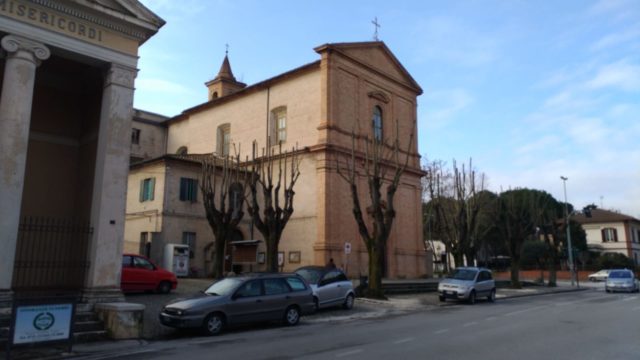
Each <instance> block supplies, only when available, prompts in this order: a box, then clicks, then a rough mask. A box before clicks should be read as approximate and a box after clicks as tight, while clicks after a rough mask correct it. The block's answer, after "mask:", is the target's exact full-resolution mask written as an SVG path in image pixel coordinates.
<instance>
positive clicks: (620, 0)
mask: <svg viewBox="0 0 640 360" xmlns="http://www.w3.org/2000/svg"><path fill="white" fill-rule="evenodd" d="M639 9H640V8H639V7H638V2H637V1H636V0H599V1H597V2H596V3H594V4H593V5H592V6H591V7H589V9H588V10H587V15H589V16H606V17H608V18H612V19H614V20H620V19H627V18H633V17H634V16H635V14H636V13H638V11H639Z"/></svg>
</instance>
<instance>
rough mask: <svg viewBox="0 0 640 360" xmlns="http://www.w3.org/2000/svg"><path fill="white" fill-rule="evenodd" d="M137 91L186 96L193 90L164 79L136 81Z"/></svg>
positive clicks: (140, 79) (141, 79)
mask: <svg viewBox="0 0 640 360" xmlns="http://www.w3.org/2000/svg"><path fill="white" fill-rule="evenodd" d="M136 89H137V90H141V91H144V92H156V93H157V92H161V93H169V94H186V93H190V92H191V90H190V89H189V88H187V87H186V86H184V85H181V84H178V83H175V82H172V81H168V80H163V79H149V78H139V79H136Z"/></svg>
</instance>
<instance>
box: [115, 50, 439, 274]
mask: <svg viewBox="0 0 640 360" xmlns="http://www.w3.org/2000/svg"><path fill="white" fill-rule="evenodd" d="M314 50H315V51H316V52H317V53H318V54H319V56H320V60H318V61H315V62H312V63H310V64H307V65H303V66H301V67H299V68H296V69H293V70H291V71H288V72H286V73H283V74H280V75H277V76H275V77H273V78H270V79H268V80H265V81H262V82H259V83H257V84H254V85H250V86H247V85H246V84H244V83H241V82H238V81H236V79H235V77H234V76H233V72H232V71H231V65H230V62H229V59H228V57H226V56H225V58H224V61H223V63H222V66H221V67H220V70H219V72H218V75H217V76H216V77H215V78H214V79H213V80H211V81H209V82H207V83H206V86H207V88H208V94H209V100H208V101H207V102H205V103H203V104H200V105H198V106H195V107H193V108H190V109H187V110H185V111H183V112H182V113H181V114H180V115H178V116H175V117H173V118H170V119H168V120H166V121H160V122H158V123H157V124H156V123H155V121H148V120H149V117H153V114H149V113H143V112H140V113H138V115H140V116H138V117H136V118H134V125H133V128H134V129H138V130H139V132H138V133H137V134H136V133H133V134H132V139H135V140H136V141H137V142H138V144H137V145H132V156H135V157H136V159H134V160H139V159H143V160H142V161H140V162H137V163H132V164H131V171H130V175H129V191H128V199H127V224H126V229H125V250H127V251H132V252H146V253H147V254H149V255H150V256H151V257H152V258H153V259H154V260H155V261H157V262H159V263H162V261H163V259H162V256H163V252H162V248H163V247H165V246H166V245H167V244H171V243H178V244H182V243H188V244H190V245H191V246H192V248H193V253H192V258H191V264H190V265H191V266H192V267H193V268H194V269H195V270H196V271H197V272H198V273H199V274H203V273H208V272H209V271H210V270H211V268H210V266H211V257H212V255H213V254H212V249H213V247H212V244H213V242H214V241H215V239H214V238H213V235H212V232H211V229H210V228H209V225H208V223H207V221H206V218H205V216H204V209H203V205H202V196H201V194H200V190H199V189H198V187H197V185H198V181H199V177H200V168H199V163H198V161H199V159H200V158H201V156H203V155H206V154H211V153H215V154H218V155H226V154H233V153H234V151H235V150H238V149H241V154H240V155H241V159H244V158H245V156H246V155H248V154H249V153H250V151H251V147H252V142H253V141H257V142H258V147H259V148H260V149H261V148H263V147H264V146H266V144H267V143H268V142H269V143H271V144H282V146H283V148H286V149H291V148H293V147H296V146H297V148H298V149H300V150H301V152H302V153H301V155H300V160H301V164H300V171H301V176H300V179H299V180H298V183H297V184H296V187H295V189H294V190H295V192H296V195H295V200H294V204H293V205H294V208H295V212H294V214H293V216H292V218H291V220H290V221H289V223H288V224H287V227H286V228H285V230H284V233H283V236H282V239H281V242H280V249H279V250H280V252H281V253H282V255H281V258H282V269H283V270H285V271H289V270H293V269H295V268H297V267H299V266H303V265H310V264H316V265H324V264H326V263H327V261H328V260H329V259H330V258H333V259H335V262H336V264H337V265H338V266H341V267H348V272H349V275H351V276H357V275H359V274H365V273H366V272H367V261H368V256H367V251H366V249H365V247H364V244H363V242H362V240H361V238H360V235H359V233H358V230H357V226H356V222H355V220H354V218H353V215H352V210H351V209H352V205H351V198H350V195H349V194H350V192H349V188H348V186H347V184H346V182H345V181H344V180H343V179H341V178H340V176H339V175H338V174H337V172H336V170H335V161H336V159H337V158H338V157H340V156H343V155H348V154H350V151H351V139H352V132H355V134H356V135H357V136H365V135H366V136H369V137H370V138H371V137H373V136H378V137H382V138H388V139H393V138H395V137H396V135H397V137H398V138H399V141H400V147H401V149H407V146H408V143H409V137H410V134H414V142H413V144H412V146H411V148H410V149H409V156H410V159H409V166H408V168H407V169H406V171H405V173H404V174H403V176H402V180H401V182H400V186H399V190H398V192H397V193H396V197H395V207H396V211H397V215H396V219H395V222H394V225H393V229H392V231H391V236H390V239H389V245H388V249H387V256H386V264H387V266H386V275H387V276H389V277H411V278H415V277H419V276H424V275H429V274H431V272H432V265H431V261H432V257H431V255H430V254H428V253H426V251H425V246H424V242H423V239H422V223H421V219H422V216H421V214H422V213H421V210H422V208H421V199H422V196H421V195H422V187H421V183H420V179H421V177H422V175H423V173H422V170H421V169H420V155H419V154H418V145H417V142H416V141H415V139H417V111H416V106H417V96H418V95H420V94H421V93H422V89H421V88H420V87H419V86H418V84H417V83H416V82H415V80H414V79H413V78H412V77H411V76H410V75H409V73H408V72H407V71H406V70H405V69H404V67H403V66H402V65H401V64H400V62H399V61H398V60H397V59H396V57H395V56H394V55H393V54H392V53H391V51H390V50H389V49H388V48H387V46H386V45H385V44H384V43H383V42H377V41H376V42H361V43H340V44H326V45H322V46H319V47H317V48H315V49H314ZM145 119H147V120H145ZM396 121H397V125H398V126H397V127H396ZM151 123H153V124H151ZM143 126H146V127H145V128H143ZM134 131H135V130H134ZM163 142H164V143H165V144H166V145H164V147H163V148H162V149H161V150H162V151H159V149H158V147H157V146H159V144H161V143H163ZM234 145H235V146H236V147H235V149H234ZM135 146H138V147H137V148H136V147H135ZM134 153H136V154H137V155H134ZM404 155H405V154H404V151H403V153H402V154H401V157H402V158H404ZM359 156H360V155H359ZM359 186H360V192H361V195H360V196H361V199H362V203H363V207H366V206H367V203H366V198H367V196H368V190H367V185H366V179H365V178H364V177H363V178H361V179H360V184H359ZM232 240H234V242H233V246H232V247H230V248H229V249H228V254H227V255H228V256H227V258H228V260H229V264H227V265H228V269H229V270H230V269H234V270H236V271H256V270H262V269H264V266H265V265H264V263H263V259H264V255H263V254H264V251H265V246H264V242H263V241H262V239H261V237H260V233H259V232H258V231H257V229H253V228H252V226H251V221H250V219H249V217H248V215H247V216H245V218H244V220H243V222H242V224H241V225H240V227H239V229H238V233H237V234H236V236H235V238H234V239H232ZM346 242H350V243H351V249H352V250H351V254H349V255H348V256H347V255H345V251H344V249H345V243H346Z"/></svg>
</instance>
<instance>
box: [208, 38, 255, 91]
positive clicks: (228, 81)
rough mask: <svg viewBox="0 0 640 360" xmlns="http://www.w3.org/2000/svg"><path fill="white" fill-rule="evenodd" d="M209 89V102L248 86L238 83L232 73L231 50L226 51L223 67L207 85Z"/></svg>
mask: <svg viewBox="0 0 640 360" xmlns="http://www.w3.org/2000/svg"><path fill="white" fill-rule="evenodd" d="M205 85H207V88H208V89H209V101H211V100H214V99H217V98H220V97H223V96H227V95H229V94H233V93H234V92H236V91H238V90H241V89H243V88H245V87H246V86H247V84H245V83H241V82H239V81H236V78H235V77H234V76H233V72H232V71H231V64H230V63H229V49H228V48H227V50H226V51H225V54H224V60H223V61H222V66H220V70H219V71H218V75H217V76H216V77H215V78H214V79H213V80H210V81H208V82H206V83H205Z"/></svg>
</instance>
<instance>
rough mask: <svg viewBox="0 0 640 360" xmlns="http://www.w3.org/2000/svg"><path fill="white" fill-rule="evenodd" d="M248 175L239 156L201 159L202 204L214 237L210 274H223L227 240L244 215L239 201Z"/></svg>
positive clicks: (241, 201) (245, 186) (241, 200)
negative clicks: (241, 164) (241, 165)
mask: <svg viewBox="0 0 640 360" xmlns="http://www.w3.org/2000/svg"><path fill="white" fill-rule="evenodd" d="M248 179H249V176H248V175H247V173H246V172H245V171H243V170H242V169H241V167H240V161H239V156H236V157H230V156H226V157H222V158H220V157H216V156H215V155H213V154H212V155H211V156H210V157H207V158H205V159H204V160H203V161H202V179H201V182H200V189H201V190H202V197H203V199H204V200H203V204H204V209H205V212H206V216H207V221H208V222H209V226H210V227H211V230H212V231H213V235H214V237H215V243H214V249H215V253H214V258H213V277H214V278H215V279H220V278H222V277H224V261H225V250H226V247H227V241H228V239H229V237H230V236H231V234H232V232H233V231H235V230H236V228H237V226H238V224H239V223H240V220H242V217H243V216H244V212H243V211H242V204H243V202H244V197H245V189H246V188H247V181H248Z"/></svg>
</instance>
